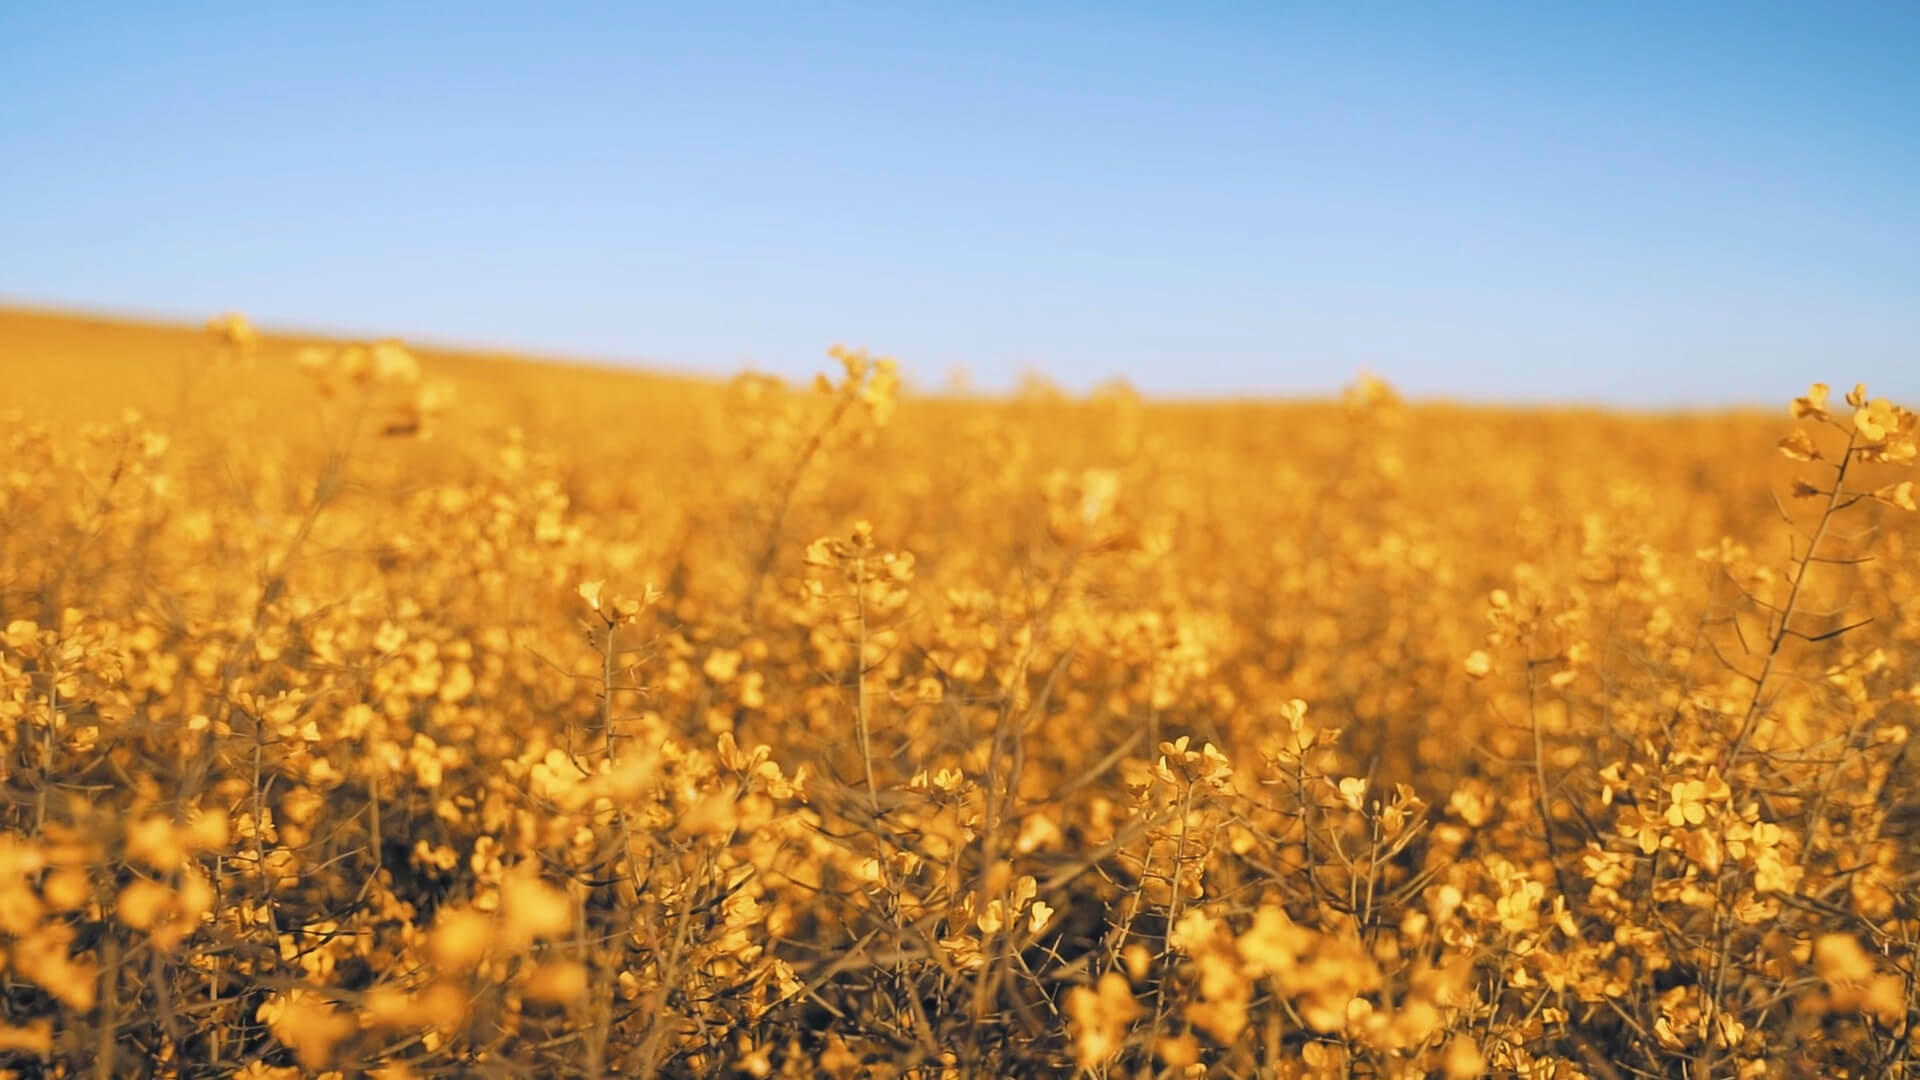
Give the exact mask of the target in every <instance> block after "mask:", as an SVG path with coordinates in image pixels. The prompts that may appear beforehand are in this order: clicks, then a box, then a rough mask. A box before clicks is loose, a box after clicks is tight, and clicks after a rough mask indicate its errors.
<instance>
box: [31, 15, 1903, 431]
mask: <svg viewBox="0 0 1920 1080" xmlns="http://www.w3.org/2000/svg"><path fill="white" fill-rule="evenodd" d="M0 299H4V300H11V301H15V302H19V301H28V302H38V303H49V304H57V305H62V306H72V307H82V308H89V309H102V310H109V311H126V312H136V313H147V314H159V315H168V316H180V317H189V318H195V319H198V318H203V317H205V316H206V315H208V314H211V313H213V312H216V311H221V310H225V309H228V308H238V309H240V310H243V311H245V312H247V313H248V314H250V315H251V316H253V317H254V318H255V319H256V320H257V321H259V322H261V323H263V324H265V325H269V326H273V325H282V326H290V327H302V328H314V329H326V330H335V331H344V332H353V333H363V334H399V335H402V336H405V337H408V338H412V339H416V340H423V341H440V342H452V343H476V344H483V345H492V346H503V347H517V348H526V349H532V350H538V351H541V352H546V353H552V354H559V355H571V356H580V357H590V358H604V359H616V360H625V361H629V362H639V363H651V364H655V365H660V366H668V367H675V368H680V369H695V370H712V371H720V372H731V371H734V370H738V369H740V368H743V367H746V366H754V367H758V368H761V369H764V370H774V371H779V372H782V373H790V374H796V375H804V374H806V373H808V372H810V371H812V370H816V369H818V368H819V367H820V366H821V365H822V364H823V363H824V350H825V348H826V346H828V345H829V344H832V343H835V342H846V343H850V344H864V345H867V346H869V347H871V348H873V349H874V350H875V351H877V352H882V353H886V354H890V355H894V356H897V357H899V358H900V360H901V361H902V364H903V366H904V367H905V369H906V370H907V372H908V373H909V375H910V377H913V378H915V379H917V380H918V381H920V382H922V383H923V384H927V385H937V384H939V383H940V382H941V381H942V380H943V379H944V378H945V375H946V373H947V372H948V371H949V370H950V369H951V368H952V367H954V366H956V365H959V366H964V367H965V368H966V369H968V370H969V371H970V372H971V373H972V376H973V379H974V381H975V383H976V384H977V385H980V386H983V387H997V386H1005V385H1008V384H1010V383H1011V382H1012V381H1013V380H1014V378H1015V377H1016V376H1017V374H1018V373H1019V372H1021V371H1024V370H1027V369H1038V370H1040V371H1043V372H1045V373H1047V374H1048V375H1050V376H1051V377H1053V378H1055V379H1056V380H1058V381H1060V382H1062V383H1064V384H1066V385H1068V386H1070V387H1085V386H1089V385H1091V384H1093V383H1096V382H1098V381H1100V380H1102V379H1104V378H1107V377H1109V376H1115V375H1118V376H1123V377H1125V378H1127V379H1129V380H1130V381H1132V382H1133V383H1134V384H1135V385H1137V386H1139V387H1141V388H1142V389H1145V390H1149V391H1153V392H1159V393H1172V394H1183V395H1217V394H1225V393H1246V392H1258V393H1267V394H1291V393H1316V392H1323V391H1326V390H1328V389H1331V388H1334V387H1338V386H1339V385H1341V384H1343V383H1345V382H1347V381H1348V380H1349V379H1350V377H1351V376H1352V374H1353V373H1354V372H1355V371H1357V370H1359V369H1362V368H1365V369H1369V370H1373V371H1376V372H1379V373H1381V374H1383V375H1385V376H1386V377H1388V378H1389V379H1390V380H1392V381H1394V382H1395V383H1396V384H1398V385H1400V386H1401V387H1402V388H1403V389H1405V390H1407V391H1409V392H1411V393H1414V394H1420V395H1435V394H1438V395H1447V396H1455V397H1465V398H1473V399H1497V400H1529V401H1538V400H1580V401H1606V402H1615V403H1621V404H1630V405H1670V404H1708V403H1721V402H1730V401H1756V402H1765V403H1775V402H1778V401H1781V400H1784V399H1785V397H1787V396H1791V395H1792V394H1793V393H1797V392H1799V390H1800V389H1801V388H1802V387H1804V385H1805V384H1806V383H1807V382H1808V381H1809V380H1811V379H1814V378H1821V379H1825V380H1828V381H1832V382H1836V383H1848V384H1850V383H1851V382H1852V381H1854V380H1856V379H1866V380H1867V381H1868V382H1869V383H1871V384H1874V386H1875V389H1876V390H1881V389H1884V390H1885V391H1886V392H1889V393H1890V394H1894V395H1904V397H1905V398H1906V399H1907V400H1909V401H1912V400H1920V4H1915V3H1912V2H1910V0H1909V2H1904V3H1890V4H1885V5H1878V6H1875V5H1866V4H1848V3H1833V4H1813V3H1804V4H1795V5H1772V4H1766V3H1737V4H1709V3H1682V4H1653V3H1635V2H1623V3H1611V4H1589V3H1581V4H1561V5H1553V4H1547V3H1524V4H1523V3H1514V4H1502V5H1492V4H1471V3H1405V4H1400V3H1385V2H1381V3H1353V4H1347V3H1326V4H1283V3H1266V4H1227V3H1206V2H1200V3H1193V4H1158V5H1149V4H1138V3H1124V2H1121V3H1103V4H1066V3H1051V4H1049V3H1035V4H1026V3H978V4H966V5H961V4H938V5H936V4H920V3H889V4H879V3H874V4H811V3H788V4H765V5H761V4H747V3H738V4H713V5H703V4H674V5H660V6H652V5H640V4H609V5H606V6H580V5H571V6H559V5H527V4H499V5H491V4H464V3H463V4H454V3H444V4H408V5H398V4H394V5H390V4H366V5H356V4H350V3H334V4H326V5H305V6H298V5H285V4H260V3H250V4H246V5H239V4H233V5H226V4H214V3H199V4H194V5H190V6H189V5H144V4H143V5H134V4H105V3H96V4H65V3H51V2H33V0H26V2H16V3H8V4H5V5H0Z"/></svg>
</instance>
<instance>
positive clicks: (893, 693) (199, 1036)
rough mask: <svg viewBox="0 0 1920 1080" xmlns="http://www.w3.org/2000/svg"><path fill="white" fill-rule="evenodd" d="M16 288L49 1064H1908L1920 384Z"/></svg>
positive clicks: (1235, 1068) (10, 578) (9, 342)
mask: <svg viewBox="0 0 1920 1080" xmlns="http://www.w3.org/2000/svg"><path fill="white" fill-rule="evenodd" d="M822 367H823V369H824V370H825V372H826V374H825V376H824V377H823V379H822V381H821V382H820V383H819V385H817V386H813V387H807V386H788V385H783V384H781V383H779V382H778V381H775V380H772V379H767V378H759V377H743V378H740V379H737V380H734V381H732V382H730V383H722V382H706V381H701V380H695V379H670V378H664V377H653V376H643V375H636V374H623V373H617V372H613V371H604V370H595V369H589V368H584V367H566V366H559V365H537V364H530V363H515V362H511V361H508V360H505V359H498V358H485V357H474V356H460V355H450V354H440V353H435V352H430V351H422V352H420V353H418V354H415V353H412V352H409V351H407V350H406V349H405V348H403V347H401V346H399V345H397V344H394V343H370V344H368V345H364V346H357V345H338V344H333V343H324V342H299V341H291V340H283V339H280V338H277V337H274V336H271V335H268V336H265V337H262V336H260V335H258V334H256V333H255V332H254V331H253V330H252V329H251V328H250V327H248V326H247V325H246V324H245V323H244V321H242V320H238V319H234V320H216V322H215V323H213V324H212V325H211V326H210V327H209V328H208V329H207V330H205V331H200V330H186V329H169V328H165V327H155V326H139V325H133V324H117V323H108V322H100V321H92V320H86V319H79V318H73V317H64V316H53V315H42V314H33V313H28V312H20V311H14V312H6V313H4V314H0V373H3V374H4V376H5V385H6V388H7V389H6V394H5V397H4V404H0V445H3V446H4V460H0V628H3V631H0V739H4V757H0V784H3V785H4V792H5V796H6V798H5V803H4V808H3V809H0V814H3V815H4V818H3V820H0V955H3V956H4V972H3V976H4V991H5V992H4V999H3V1000H4V1019H3V1022H0V1066H4V1067H5V1068H7V1069H8V1070H9V1074H10V1075H13V1076H21V1077H26V1076H63V1077H87V1076H100V1077H107V1076H120V1075H152V1076H165V1077H214V1076H241V1077H250V1078H268V1077H296V1076H313V1075H321V1076H339V1077H352V1076H361V1075H370V1076H383V1077H451V1076H476V1077H501V1078H506V1077H602V1076H611V1075H622V1076H625V1075H635V1076H712V1075H746V1076H757V1077H765V1076H780V1077H813V1076H829V1077H919V1078H934V1077H960V1076H968V1077H989V1076H1073V1075H1079V1076H1086V1077H1114V1078H1118V1077H1183V1078H1199V1077H1256V1076H1260V1077H1293V1076H1301V1077H1305V1076H1314V1077H1322V1076H1324V1077H1348V1076H1365V1077H1374V1076H1379V1077H1449V1078H1465V1077H1476V1076H1500V1077H1533V1078H1545V1077H1554V1078H1561V1080H1566V1078H1575V1077H1588V1078H1594V1080H1614V1078H1629V1077H1686V1078H1702V1080H1704V1078H1710V1077H1726V1078H1733V1077H1740V1078H1748V1077H1774V1076H1783V1077H1799V1076H1805V1077H1885V1076H1899V1075H1910V1074H1912V1073H1914V1072H1915V1070H1916V1069H1920V1064H1917V1063H1920V1032H1917V1031H1916V1024H1920V987H1917V986H1916V964H1917V963H1920V878H1917V876H1916V875H1917V874H1920V855H1917V854H1916V852H1917V850H1920V778H1917V777H1916V766H1920V762H1917V761H1916V756H1915V755H1913V754H1911V753H1910V752H1909V750H1908V747H1909V745H1910V744H1909V734H1910V732H1911V730H1912V728H1913V726H1914V722H1915V720H1914V718H1915V703H1916V699H1917V698H1920V590H1917V589H1916V581H1917V580H1920V530H1917V529H1916V520H1920V518H1917V517H1916V515H1915V514H1913V513H1912V512H1911V511H1912V509H1913V505H1914V488H1913V487H1912V485H1911V476H1912V474H1911V469H1910V464H1911V461H1912V459H1913V457H1914V443H1915V438H1916V431H1915V417H1914V414H1913V413H1911V412H1907V411H1904V410H1902V409H1900V408H1898V407H1896V406H1894V405H1892V404H1889V403H1887V402H1885V401H1883V400H1880V399H1878V398H1875V397H1874V396H1873V393H1872V390H1871V388H1866V389H1864V390H1861V391H1857V392H1853V393H1849V392H1848V391H1847V389H1846V387H1847V386H1849V385H1850V383H1842V382H1840V381H1839V380H1841V379H1843V378H1844V377H1845V376H1846V374H1847V373H1846V372H1845V371H1843V370H1841V371H1835V372H1833V373H1832V375H1833V377H1834V379H1835V380H1836V382H1835V390H1834V391H1833V393H1832V394H1831V396H1828V395H1827V394H1826V392H1825V390H1824V388H1821V387H1815V388H1814V389H1813V390H1811V391H1809V392H1808V396H1806V397H1804V398H1802V399H1800V400H1799V401H1797V402H1794V403H1792V405H1791V406H1789V403H1788V402H1786V401H1782V402H1780V403H1779V407H1778V408H1777V409H1775V410H1771V411H1766V412H1764V413H1738V414H1712V415H1707V414H1700V415H1691V414H1672V415H1636V414H1622V413H1611V412H1603V411H1595V410H1577V409H1525V410H1522V409H1491V408H1468V407H1451V406H1442V405H1426V404H1414V403H1405V402H1402V401H1401V400H1399V399H1398V398H1397V397H1396V395H1395V394H1394V393H1393V391H1392V390H1391V389H1390V388H1389V387H1387V386H1386V385H1384V384H1382V383H1379V382H1377V381H1374V380H1370V379H1366V378H1361V379H1358V380H1357V381H1355V383H1354V384H1353V386H1352V388H1351V389H1350V391H1349V392H1348V393H1347V395H1346V396H1345V398H1344V399H1340V400H1330V401H1321V402H1301V403H1293V404H1278V403H1251V402H1220V403H1178V404H1176V403H1155V402H1152V401H1143V400H1141V399H1139V398H1138V397H1137V396H1135V395H1134V394H1132V393H1131V392H1129V391H1127V390H1126V389H1125V388H1124V387H1114V388H1112V389H1109V390H1106V391H1103V392H1100V393H1096V394H1094V395H1092V396H1090V397H1079V398H1075V397H1069V396H1067V395H1063V394H1061V393H1058V392H1055V391H1052V390H1049V389H1048V388H1047V387H1046V386H1044V385H1041V384H1039V383H1035V384H1033V385H1031V386H1029V387H1027V388H1026V389H1025V390H1023V391H1022V392H1021V393H1020V394H1018V395H1016V396H1014V397H1011V398H1007V399H985V398H982V399H959V398H945V397H938V396H924V395H917V394H915V393H913V392H911V391H910V390H909V391H903V390H902V388H901V386H900V385H899V381H898V378H897V376H896V373H895V369H894V368H893V366H892V365H891V363H889V362H887V361H884V360H881V359H879V358H877V357H869V356H868V355H867V354H866V353H864V352H860V351H849V350H837V351H835V353H834V354H833V355H831V356H823V357H822Z"/></svg>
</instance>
